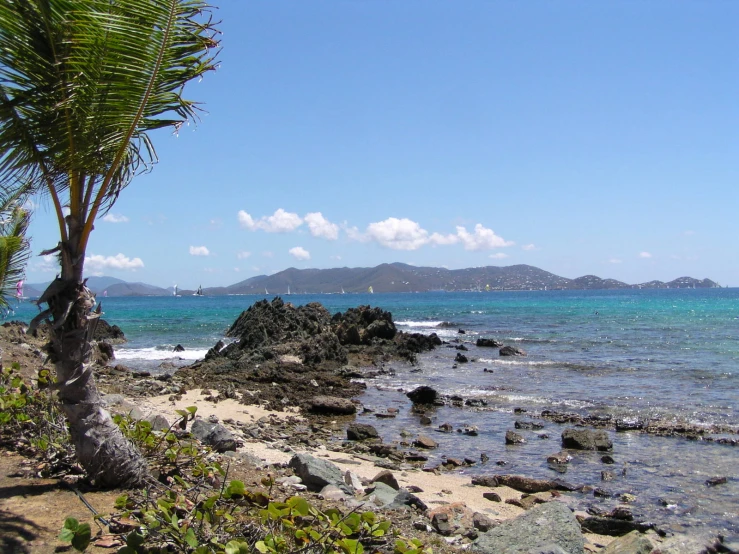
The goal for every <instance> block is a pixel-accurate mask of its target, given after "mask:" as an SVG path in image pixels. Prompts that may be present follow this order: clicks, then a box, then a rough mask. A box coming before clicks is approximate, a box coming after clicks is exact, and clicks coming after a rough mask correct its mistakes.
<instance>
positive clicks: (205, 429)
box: [190, 417, 237, 452]
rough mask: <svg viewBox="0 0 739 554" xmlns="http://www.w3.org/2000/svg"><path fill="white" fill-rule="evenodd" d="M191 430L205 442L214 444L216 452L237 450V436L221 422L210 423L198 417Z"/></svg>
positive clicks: (197, 437)
mask: <svg viewBox="0 0 739 554" xmlns="http://www.w3.org/2000/svg"><path fill="white" fill-rule="evenodd" d="M190 432H191V433H192V435H193V436H194V437H195V438H196V439H198V440H199V441H200V442H202V443H203V444H207V445H209V446H212V447H213V449H214V450H215V451H216V452H228V451H231V450H236V446H237V444H236V439H235V437H234V436H233V434H232V433H231V431H229V430H228V429H226V428H225V427H224V426H223V425H221V424H220V423H209V422H207V421H205V420H204V419H201V418H199V417H198V418H195V421H193V422H192V426H191V427H190Z"/></svg>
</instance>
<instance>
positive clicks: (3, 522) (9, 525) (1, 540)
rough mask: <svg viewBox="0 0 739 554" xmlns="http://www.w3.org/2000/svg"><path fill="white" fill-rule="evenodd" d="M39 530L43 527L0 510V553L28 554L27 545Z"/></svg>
mask: <svg viewBox="0 0 739 554" xmlns="http://www.w3.org/2000/svg"><path fill="white" fill-rule="evenodd" d="M10 488H14V487H10ZM41 530H43V527H40V526H39V525H37V524H36V523H34V522H33V521H30V520H28V519H26V518H24V517H23V516H20V515H18V514H14V513H13V512H7V511H5V510H3V509H2V508H0V552H4V553H5V554H30V553H31V550H30V547H29V545H28V543H29V542H30V541H32V540H34V539H35V538H37V537H38V531H41Z"/></svg>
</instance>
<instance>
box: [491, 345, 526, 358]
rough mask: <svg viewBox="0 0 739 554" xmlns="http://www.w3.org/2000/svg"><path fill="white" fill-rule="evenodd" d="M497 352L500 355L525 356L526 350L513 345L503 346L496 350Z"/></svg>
mask: <svg viewBox="0 0 739 554" xmlns="http://www.w3.org/2000/svg"><path fill="white" fill-rule="evenodd" d="M498 354H499V355H501V356H525V355H526V352H524V351H523V350H522V349H520V348H516V347H515V346H504V347H503V348H501V349H500V350H499V351H498Z"/></svg>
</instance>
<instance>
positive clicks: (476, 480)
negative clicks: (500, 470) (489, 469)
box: [472, 475, 498, 487]
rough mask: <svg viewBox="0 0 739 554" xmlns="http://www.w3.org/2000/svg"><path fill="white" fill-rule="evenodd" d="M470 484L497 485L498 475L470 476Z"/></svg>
mask: <svg viewBox="0 0 739 554" xmlns="http://www.w3.org/2000/svg"><path fill="white" fill-rule="evenodd" d="M472 484H473V485H478V486H481V487H497V486H498V477H497V476H496V475H480V476H478V477H473V478H472Z"/></svg>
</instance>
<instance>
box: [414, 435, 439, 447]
mask: <svg viewBox="0 0 739 554" xmlns="http://www.w3.org/2000/svg"><path fill="white" fill-rule="evenodd" d="M413 446H415V447H416V448H427V449H431V448H436V447H437V446H439V444H438V443H437V442H436V441H435V440H434V439H432V438H431V437H427V436H426V435H418V438H417V439H416V440H415V441H413Z"/></svg>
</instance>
